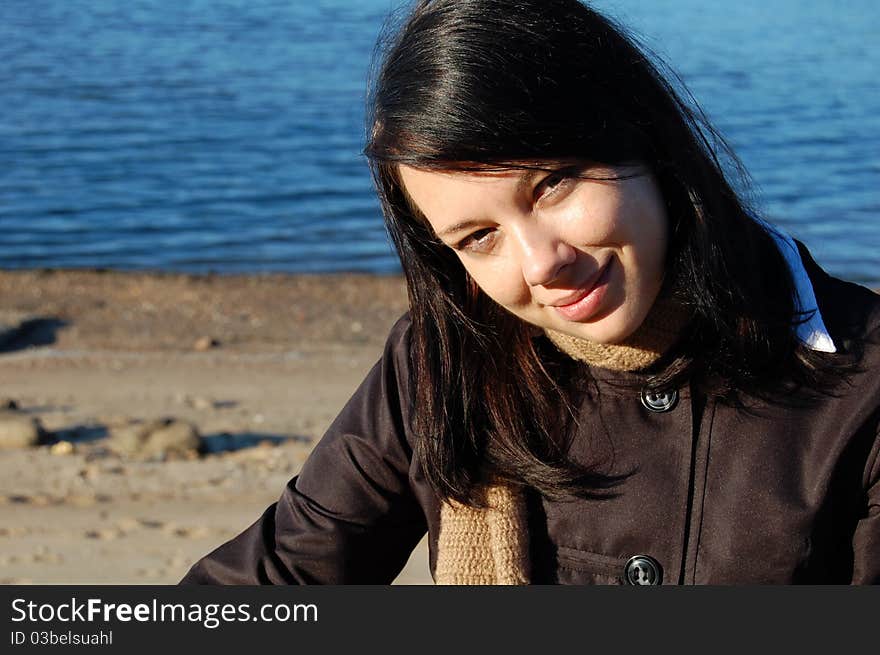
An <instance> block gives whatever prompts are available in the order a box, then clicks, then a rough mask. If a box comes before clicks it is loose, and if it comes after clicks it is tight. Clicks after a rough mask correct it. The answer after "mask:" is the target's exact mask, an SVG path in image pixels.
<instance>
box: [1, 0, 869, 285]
mask: <svg viewBox="0 0 880 655" xmlns="http://www.w3.org/2000/svg"><path fill="white" fill-rule="evenodd" d="M595 4H596V6H597V7H599V8H600V9H603V10H605V11H607V12H608V13H610V14H612V15H614V16H616V17H618V18H619V19H621V20H622V22H624V23H625V24H627V25H630V26H632V27H634V28H635V29H636V30H637V31H638V33H639V34H640V36H641V38H642V39H643V41H644V42H645V43H647V45H649V46H650V47H651V48H653V49H654V50H655V51H657V52H658V53H660V54H661V55H662V56H664V57H665V58H666V59H667V60H668V61H669V62H670V63H671V65H672V67H673V68H675V69H676V70H678V72H679V73H680V74H681V76H682V77H683V79H684V80H685V81H686V83H687V84H688V85H689V87H690V88H691V90H692V91H693V93H694V95H695V96H696V97H697V99H698V100H699V101H700V103H701V104H702V106H703V108H704V109H705V110H706V111H707V113H708V114H709V116H710V117H711V118H712V120H713V121H714V122H715V123H716V125H717V126H718V127H719V128H720V129H721V131H722V133H723V134H724V135H725V136H726V137H727V138H728V140H729V141H730V143H731V144H732V145H733V147H734V148H735V150H736V151H737V152H738V154H739V155H740V157H741V158H742V159H743V161H744V163H745V164H746V167H747V168H748V169H749V171H750V172H751V174H752V177H753V178H754V180H755V182H756V193H757V202H758V205H759V206H760V207H761V208H762V210H763V212H764V214H765V216H767V217H768V218H769V219H770V220H772V221H775V222H776V223H778V224H780V225H782V226H783V227H784V228H786V229H787V230H788V231H789V232H791V233H792V234H794V235H795V236H797V237H799V238H801V239H802V240H803V241H805V242H806V244H807V245H808V246H809V247H810V248H811V249H812V251H813V253H814V254H815V256H816V257H817V259H818V260H819V262H820V263H821V264H823V265H824V266H826V267H827V268H828V269H829V270H830V271H831V272H832V273H834V274H837V275H839V276H841V277H844V278H847V279H850V280H854V281H858V282H861V283H864V284H868V285H871V286H875V287H878V286H880V211H878V210H880V197H878V181H880V92H878V91H880V85H878V81H877V79H878V70H880V66H878V63H880V55H878V49H877V47H876V45H877V41H876V26H877V25H878V24H880V3H877V2H876V1H875V0H853V1H852V2H847V3H831V2H827V1H826V0H821V1H820V0H801V1H796V0H777V1H775V2H766V1H759V0H742V1H741V2H739V3H715V2H704V1H698V0H679V1H675V2H673V1H671V0H669V1H654V2H651V3H643V2H635V1H618V2H611V1H609V2H599V3H595ZM395 5H396V3H392V2H389V1H388V0H381V1H380V0H357V1H355V0H348V1H345V0H313V1H311V2H300V1H298V0H296V1H293V0H283V1H268V0H190V1H188V2H176V1H172V0H127V1H126V2H116V1H113V0H82V1H78V2H70V1H68V0H4V1H3V2H0V58H2V61H3V65H2V66H0V103H2V107H3V111H2V112H0V267H3V268H20V267H55V266H60V267H78V266H90V267H91V266H102V267H111V268H126V269H132V268H148V269H164V270H182V271H207V270H214V271H220V272H236V271H269V270H275V271H341V270H348V271H350V270H361V271H374V272H380V273H387V272H394V271H397V270H398V264H397V260H396V257H395V256H394V254H393V253H392V251H391V249H390V247H389V245H388V241H387V238H386V236H385V233H384V230H383V227H382V221H381V218H380V215H379V209H378V204H377V202H376V200H375V198H374V196H373V193H372V189H371V185H370V180H369V176H368V172H367V168H366V164H365V162H364V159H363V157H362V156H361V155H360V151H361V148H362V146H363V143H362V142H363V95H364V88H365V78H366V74H367V70H368V67H369V62H370V57H371V52H372V49H373V43H374V40H375V37H376V35H377V34H378V32H379V29H380V26H381V24H382V21H383V18H384V17H385V15H386V14H387V12H388V11H389V10H390V9H391V8H392V7H393V6H395Z"/></svg>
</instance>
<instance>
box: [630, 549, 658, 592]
mask: <svg viewBox="0 0 880 655" xmlns="http://www.w3.org/2000/svg"><path fill="white" fill-rule="evenodd" d="M623 577H624V579H625V580H626V584H629V585H658V584H660V582H661V581H662V580H663V569H661V568H660V563H659V562H658V561H657V560H655V559H654V558H653V557H649V556H647V555H635V556H633V557H630V558H629V561H628V562H627V563H626V566H625V567H624V569H623Z"/></svg>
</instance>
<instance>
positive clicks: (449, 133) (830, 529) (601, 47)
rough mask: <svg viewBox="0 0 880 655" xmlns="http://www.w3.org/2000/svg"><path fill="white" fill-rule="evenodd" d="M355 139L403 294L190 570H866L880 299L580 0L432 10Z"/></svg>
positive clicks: (877, 540) (872, 545)
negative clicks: (738, 184) (335, 393)
mask: <svg viewBox="0 0 880 655" xmlns="http://www.w3.org/2000/svg"><path fill="white" fill-rule="evenodd" d="M371 107H372V114H371V123H370V125H371V131H370V137H369V142H368V144H367V148H366V154H367V155H368V157H369V159H370V161H371V164H372V170H373V172H374V176H375V180H376V184H377V188H378V192H379V196H380V198H381V201H382V204H383V210H384V214H385V218H386V222H387V225H388V229H389V231H390V233H391V236H392V237H393V239H394V242H395V245H396V247H397V250H398V253H399V255H400V259H401V263H402V266H403V269H404V272H405V274H406V279H407V284H408V290H409V296H410V308H411V309H410V312H409V313H408V314H407V315H406V316H404V317H403V318H401V320H400V321H399V322H398V323H397V324H396V325H395V327H394V328H393V329H392V331H391V334H390V336H389V338H388V342H387V346H386V348H385V352H384V354H383V356H382V358H381V360H380V361H379V363H378V364H377V365H376V366H375V368H374V369H373V370H372V371H371V372H370V374H369V375H368V376H367V378H366V380H365V381H364V383H363V384H362V386H361V387H360V388H359V389H358V391H357V392H356V393H355V395H354V397H353V398H352V399H351V401H350V402H349V403H348V404H347V405H346V407H345V408H344V409H343V411H342V413H341V414H340V415H339V417H338V418H337V419H336V421H335V422H334V423H333V425H332V426H331V427H330V429H329V430H328V432H327V434H326V435H325V436H324V438H323V439H322V440H321V442H320V443H319V444H318V445H317V446H316V448H315V450H314V451H313V453H312V454H311V456H310V458H309V460H308V461H307V462H306V464H305V465H304V467H303V469H302V471H301V473H300V474H299V476H297V477H296V478H294V479H293V480H291V482H290V484H289V485H288V487H287V488H286V490H285V491H284V494H283V495H282V497H281V499H280V500H279V502H278V503H277V504H275V505H273V506H271V507H270V508H269V509H268V510H267V511H266V513H265V514H264V515H263V516H262V517H261V518H260V519H259V520H258V521H257V522H256V523H255V524H254V525H253V526H251V527H250V528H249V529H248V530H246V531H245V532H244V533H242V534H241V535H240V536H238V537H236V538H235V539H233V540H232V541H230V542H229V543H227V544H225V545H223V546H221V547H220V548H218V549H217V550H216V551H214V552H213V553H211V554H210V555H208V556H207V557H205V558H204V559H202V560H201V561H200V562H198V563H197V564H196V565H195V566H194V567H193V568H192V569H191V571H190V572H189V574H188V575H187V576H186V578H185V579H184V582H193V583H230V584H254V583H335V584H339V583H389V582H391V581H392V580H393V579H394V577H395V576H396V575H397V573H398V572H399V571H400V570H401V568H402V567H403V565H404V564H405V562H406V561H407V558H408V556H409V554H410V552H411V551H412V549H413V547H414V546H415V544H416V543H417V542H418V541H419V539H420V538H421V537H422V536H423V534H424V533H425V531H426V530H427V531H428V534H429V541H430V563H431V571H432V574H433V576H434V578H435V580H436V581H437V582H438V583H454V584H502V583H512V584H526V583H563V584H589V583H600V584H619V583H628V584H694V583H697V584H747V583H777V584H788V583H871V582H880V437H878V422H880V375H878V372H880V344H878V337H880V297H878V296H877V295H875V294H873V293H872V292H871V291H869V290H867V289H865V288H862V287H860V286H857V285H854V284H851V283H847V282H844V281H842V280H838V279H835V278H833V277H830V276H829V275H828V274H826V273H825V272H824V271H823V270H822V269H821V268H820V267H819V266H817V265H816V263H815V262H814V261H813V260H812V258H811V257H810V255H809V253H808V252H807V251H806V249H805V248H804V246H803V245H802V244H799V243H795V242H794V241H793V240H791V239H790V238H788V237H786V236H785V235H783V234H781V233H779V232H777V231H776V230H774V229H773V228H772V227H770V226H769V225H768V224H766V223H764V222H763V221H761V220H760V219H759V218H758V217H756V216H755V215H754V214H753V212H751V211H750V210H749V208H748V207H746V206H745V205H744V204H743V202H742V200H741V199H740V198H739V197H738V196H737V194H736V193H735V192H734V190H733V189H732V187H731V184H730V183H729V182H728V180H727V179H726V178H725V173H724V170H725V168H735V162H736V160H735V158H734V157H733V156H732V155H731V154H730V153H729V152H728V151H727V150H726V148H725V146H724V144H723V141H721V139H720V138H719V137H718V136H717V135H716V134H715V133H714V132H713V131H712V129H711V127H709V126H708V125H706V123H705V121H703V120H702V116H701V115H700V114H699V113H698V112H696V111H695V110H694V109H691V108H689V106H688V105H687V104H686V103H685V102H683V100H682V97H681V95H680V94H679V93H677V92H676V90H675V88H674V87H673V86H672V85H671V84H670V83H669V82H668V81H667V80H666V79H665V78H664V77H663V76H662V75H661V74H660V72H659V71H658V69H657V67H656V66H655V65H654V64H652V62H651V60H650V59H649V58H648V57H646V55H645V54H643V53H642V52H641V51H640V50H639V49H638V48H637V47H636V46H635V45H634V44H633V43H632V41H631V40H629V39H628V38H627V36H626V35H625V33H624V32H623V31H622V30H621V29H620V28H618V27H616V26H614V25H613V24H612V23H610V22H609V21H608V20H607V19H605V18H603V17H601V16H600V15H598V14H596V13H595V12H594V11H592V10H590V9H588V8H587V7H585V6H584V5H582V4H580V3H579V2H577V0H531V1H529V0H517V1H505V0H433V1H422V2H419V3H417V5H416V7H415V8H414V10H413V11H412V13H411V14H410V16H409V18H408V19H407V21H406V22H405V24H404V25H403V27H402V28H401V29H400V30H399V32H398V33H397V34H396V35H395V36H394V37H393V39H392V40H391V42H390V43H389V44H388V47H387V48H386V50H385V55H384V59H383V60H382V64H381V67H380V69H379V71H378V75H377V77H376V80H375V88H374V94H373V97H372V101H371Z"/></svg>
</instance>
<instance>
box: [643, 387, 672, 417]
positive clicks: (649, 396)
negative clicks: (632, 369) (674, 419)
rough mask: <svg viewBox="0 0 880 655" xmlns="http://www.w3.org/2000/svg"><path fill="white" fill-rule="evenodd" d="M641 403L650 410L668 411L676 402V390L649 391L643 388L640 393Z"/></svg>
mask: <svg viewBox="0 0 880 655" xmlns="http://www.w3.org/2000/svg"><path fill="white" fill-rule="evenodd" d="M641 399H642V405H644V406H645V407H646V408H647V409H650V410H651V411H652V412H668V411H669V410H670V409H672V408H674V407H675V405H676V403H678V391H677V390H675V389H672V390H671V391H650V390H648V389H643V390H642V393H641Z"/></svg>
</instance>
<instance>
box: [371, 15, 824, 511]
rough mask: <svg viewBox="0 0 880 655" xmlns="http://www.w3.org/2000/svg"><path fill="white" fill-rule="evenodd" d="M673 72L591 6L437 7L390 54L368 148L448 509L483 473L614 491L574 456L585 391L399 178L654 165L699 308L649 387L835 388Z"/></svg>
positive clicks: (765, 239)
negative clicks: (570, 454) (418, 173)
mask: <svg viewBox="0 0 880 655" xmlns="http://www.w3.org/2000/svg"><path fill="white" fill-rule="evenodd" d="M661 70H662V69H661V67H660V65H659V64H655V63H654V62H653V61H652V58H651V57H649V56H648V54H646V51H643V50H642V49H640V48H639V47H638V46H637V45H636V43H635V41H634V40H633V39H632V38H631V37H629V36H628V35H627V33H626V31H625V30H624V29H623V28H621V27H619V26H617V25H615V24H614V23H612V22H611V21H610V20H608V19H607V18H605V17H603V16H601V15H599V14H598V13H596V12H595V11H593V10H591V9H590V8H588V7H586V6H585V5H583V4H581V3H580V2H578V0H422V1H420V2H417V3H416V5H415V6H414V8H413V9H412V10H411V11H410V13H409V15H408V17H407V19H406V20H405V22H404V23H403V25H402V27H400V28H399V29H398V30H397V31H396V32H395V33H393V34H392V35H391V36H390V37H389V38H388V39H387V40H386V42H385V43H384V44H383V48H382V50H381V60H380V63H379V66H378V69H377V70H376V72H375V73H374V76H373V80H372V85H373V86H372V89H371V94H370V100H369V112H368V114H369V115H368V129H369V136H368V143H367V146H366V148H365V154H366V155H367V157H368V158H369V161H370V165H371V170H372V173H373V176H374V181H375V184H376V187H377V192H378V195H379V198H380V201H381V203H382V208H383V214H384V217H385V221H386V226H387V229H388V232H389V234H390V235H391V238H392V240H393V242H394V244H395V246H396V248H397V252H398V254H399V256H400V261H401V265H402V268H403V271H404V274H405V276H406V281H407V286H408V293H409V302H410V311H411V318H412V353H411V357H412V368H413V371H414V384H415V386H416V399H415V402H416V408H417V411H416V412H415V416H416V419H415V425H414V426H413V429H414V430H415V431H416V434H417V435H418V442H417V447H416V456H417V457H418V458H419V461H420V463H421V465H422V467H423V469H424V470H425V474H426V476H427V478H428V480H429V481H430V483H431V484H432V486H433V487H434V489H435V490H436V491H437V493H438V494H439V495H440V496H441V497H442V498H445V499H447V500H448V499H454V500H457V501H459V502H463V503H468V504H471V505H478V504H480V496H479V494H478V493H477V487H478V486H479V484H480V483H483V482H485V481H487V479H501V480H508V481H514V482H516V483H519V484H525V485H527V486H530V487H533V488H535V489H537V490H538V491H540V492H541V493H543V494H545V495H547V496H550V497H556V498H558V497H565V496H568V497H570V495H571V494H572V493H576V494H579V495H590V494H594V493H595V494H600V493H602V490H603V489H606V488H608V487H609V486H612V485H613V484H614V483H615V482H616V480H614V479H611V478H609V477H607V476H604V475H602V474H601V466H600V463H598V462H593V463H590V462H578V463H574V462H571V461H569V460H568V459H567V457H566V450H567V445H568V440H569V439H570V438H571V434H572V430H571V428H572V425H573V424H574V422H575V421H576V413H575V412H574V410H573V409H571V408H572V407H573V406H574V405H575V404H576V402H575V401H576V398H577V394H578V393H580V392H581V390H582V389H581V387H580V386H579V385H578V384H577V381H578V380H581V379H582V378H581V377H580V376H578V375H575V373H574V370H573V369H572V367H571V362H570V361H565V358H564V357H559V356H558V353H556V354H554V351H553V349H552V348H547V347H545V346H546V343H545V342H544V341H543V340H542V339H535V338H533V332H532V330H531V329H530V327H529V326H528V325H526V324H524V323H523V322H522V321H521V320H520V319H518V318H516V317H514V316H512V315H510V314H508V313H507V312H506V311H504V310H503V309H502V308H500V307H498V306H497V305H495V303H493V302H492V301H491V300H490V299H488V298H487V297H486V296H485V295H484V294H482V293H481V292H480V291H479V289H477V288H476V287H475V285H474V283H473V281H472V280H471V279H470V278H469V276H468V275H467V273H466V272H465V270H464V268H463V267H462V265H461V263H460V262H459V261H458V259H457V257H455V255H454V254H453V252H452V251H451V250H450V249H449V248H448V247H446V246H444V245H443V244H442V243H441V242H440V241H439V240H438V239H437V238H436V236H435V235H434V234H433V233H432V231H431V229H430V226H429V225H428V224H427V222H426V221H425V220H424V219H423V218H422V217H421V216H420V215H419V212H418V209H417V208H416V207H414V206H413V205H412V203H411V202H410V201H409V200H408V197H407V194H406V192H405V189H404V188H403V186H402V184H401V181H400V179H399V176H398V166H399V165H400V164H406V165H409V166H413V167H417V168H421V169H429V170H430V169H434V170H480V169H485V168H494V169H504V168H512V167H517V166H521V165H523V162H535V161H538V162H540V161H548V160H568V159H575V160H582V161H588V162H596V163H601V164H606V165H620V164H630V163H639V164H642V165H643V166H645V167H646V168H647V169H648V170H649V171H650V172H651V174H652V175H654V176H655V178H656V180H657V182H658V185H659V187H660V189H661V192H662V195H663V198H664V201H665V204H666V211H667V215H668V217H669V228H668V229H669V248H668V254H667V262H666V270H667V273H666V275H667V277H668V278H669V279H674V280H677V288H679V289H683V290H685V292H684V293H683V294H682V296H681V297H680V298H679V301H680V302H681V303H682V304H684V305H687V306H688V307H689V309H690V310H691V312H692V314H693V319H692V320H691V321H690V324H689V327H688V328H687V330H688V332H687V338H686V339H684V340H683V341H682V346H681V347H679V348H677V349H676V350H675V353H674V355H673V356H670V357H665V358H664V359H663V360H661V362H660V364H659V365H658V368H657V370H653V371H652V375H651V378H650V382H651V384H652V386H656V387H657V388H662V387H668V386H675V385H679V384H681V383H682V382H683V381H684V380H686V379H687V380H690V381H692V383H693V382H694V381H698V383H699V385H701V389H702V391H703V392H705V393H707V394H712V395H716V396H721V397H732V396H734V395H735V394H737V393H739V392H741V391H743V390H747V391H748V392H749V393H753V394H758V395H760V394H762V393H765V392H766V393H771V392H773V391H774V390H777V389H778V388H779V387H780V384H783V383H793V384H799V385H805V386H808V387H809V386H817V385H819V383H820V381H821V372H822V371H823V370H824V368H827V366H826V365H827V358H823V356H822V355H819V354H816V353H813V352H811V351H809V350H808V349H806V348H803V347H802V346H801V345H800V344H799V343H798V341H797V339H796V337H795V334H794V330H793V323H796V322H797V321H799V320H806V319H805V317H803V316H798V314H797V312H796V305H795V301H794V298H795V295H794V294H795V290H794V283H793V280H792V277H791V275H790V272H789V270H788V267H787V265H786V263H785V261H784V259H783V257H782V256H781V254H780V252H779V250H778V248H777V246H776V245H775V243H774V242H773V240H772V237H771V236H770V235H769V233H768V231H767V229H765V228H764V227H762V226H761V225H759V223H758V222H757V221H756V220H755V219H754V218H753V215H752V212H751V210H750V209H749V208H748V207H747V206H746V204H745V203H744V202H743V201H742V200H741V199H740V197H738V195H737V193H736V192H735V191H734V190H733V188H732V185H731V184H730V183H729V182H728V180H727V178H726V177H725V172H724V168H725V166H727V167H728V168H730V169H731V170H733V171H735V172H736V171H740V172H742V169H741V166H739V163H738V160H737V159H736V157H735V155H734V154H733V153H732V151H731V150H730V149H729V148H728V146H727V145H726V143H725V142H724V140H723V139H722V138H721V137H720V135H719V134H718V133H716V132H715V130H714V129H713V128H712V127H711V125H709V123H708V122H707V121H706V120H705V117H704V116H703V114H702V112H701V111H700V110H699V108H698V107H697V106H696V103H695V102H693V99H692V98H691V97H690V95H689V94H687V92H686V91H683V92H681V93H680V92H679V91H678V90H677V89H678V88H681V89H683V85H682V84H681V83H680V81H679V80H677V78H675V76H674V75H673V74H669V78H668V79H667V77H664V75H663V74H662V73H661ZM670 80H672V81H670ZM673 82H675V83H673ZM685 99H687V102H686V101H685ZM743 174H744V173H743Z"/></svg>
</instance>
